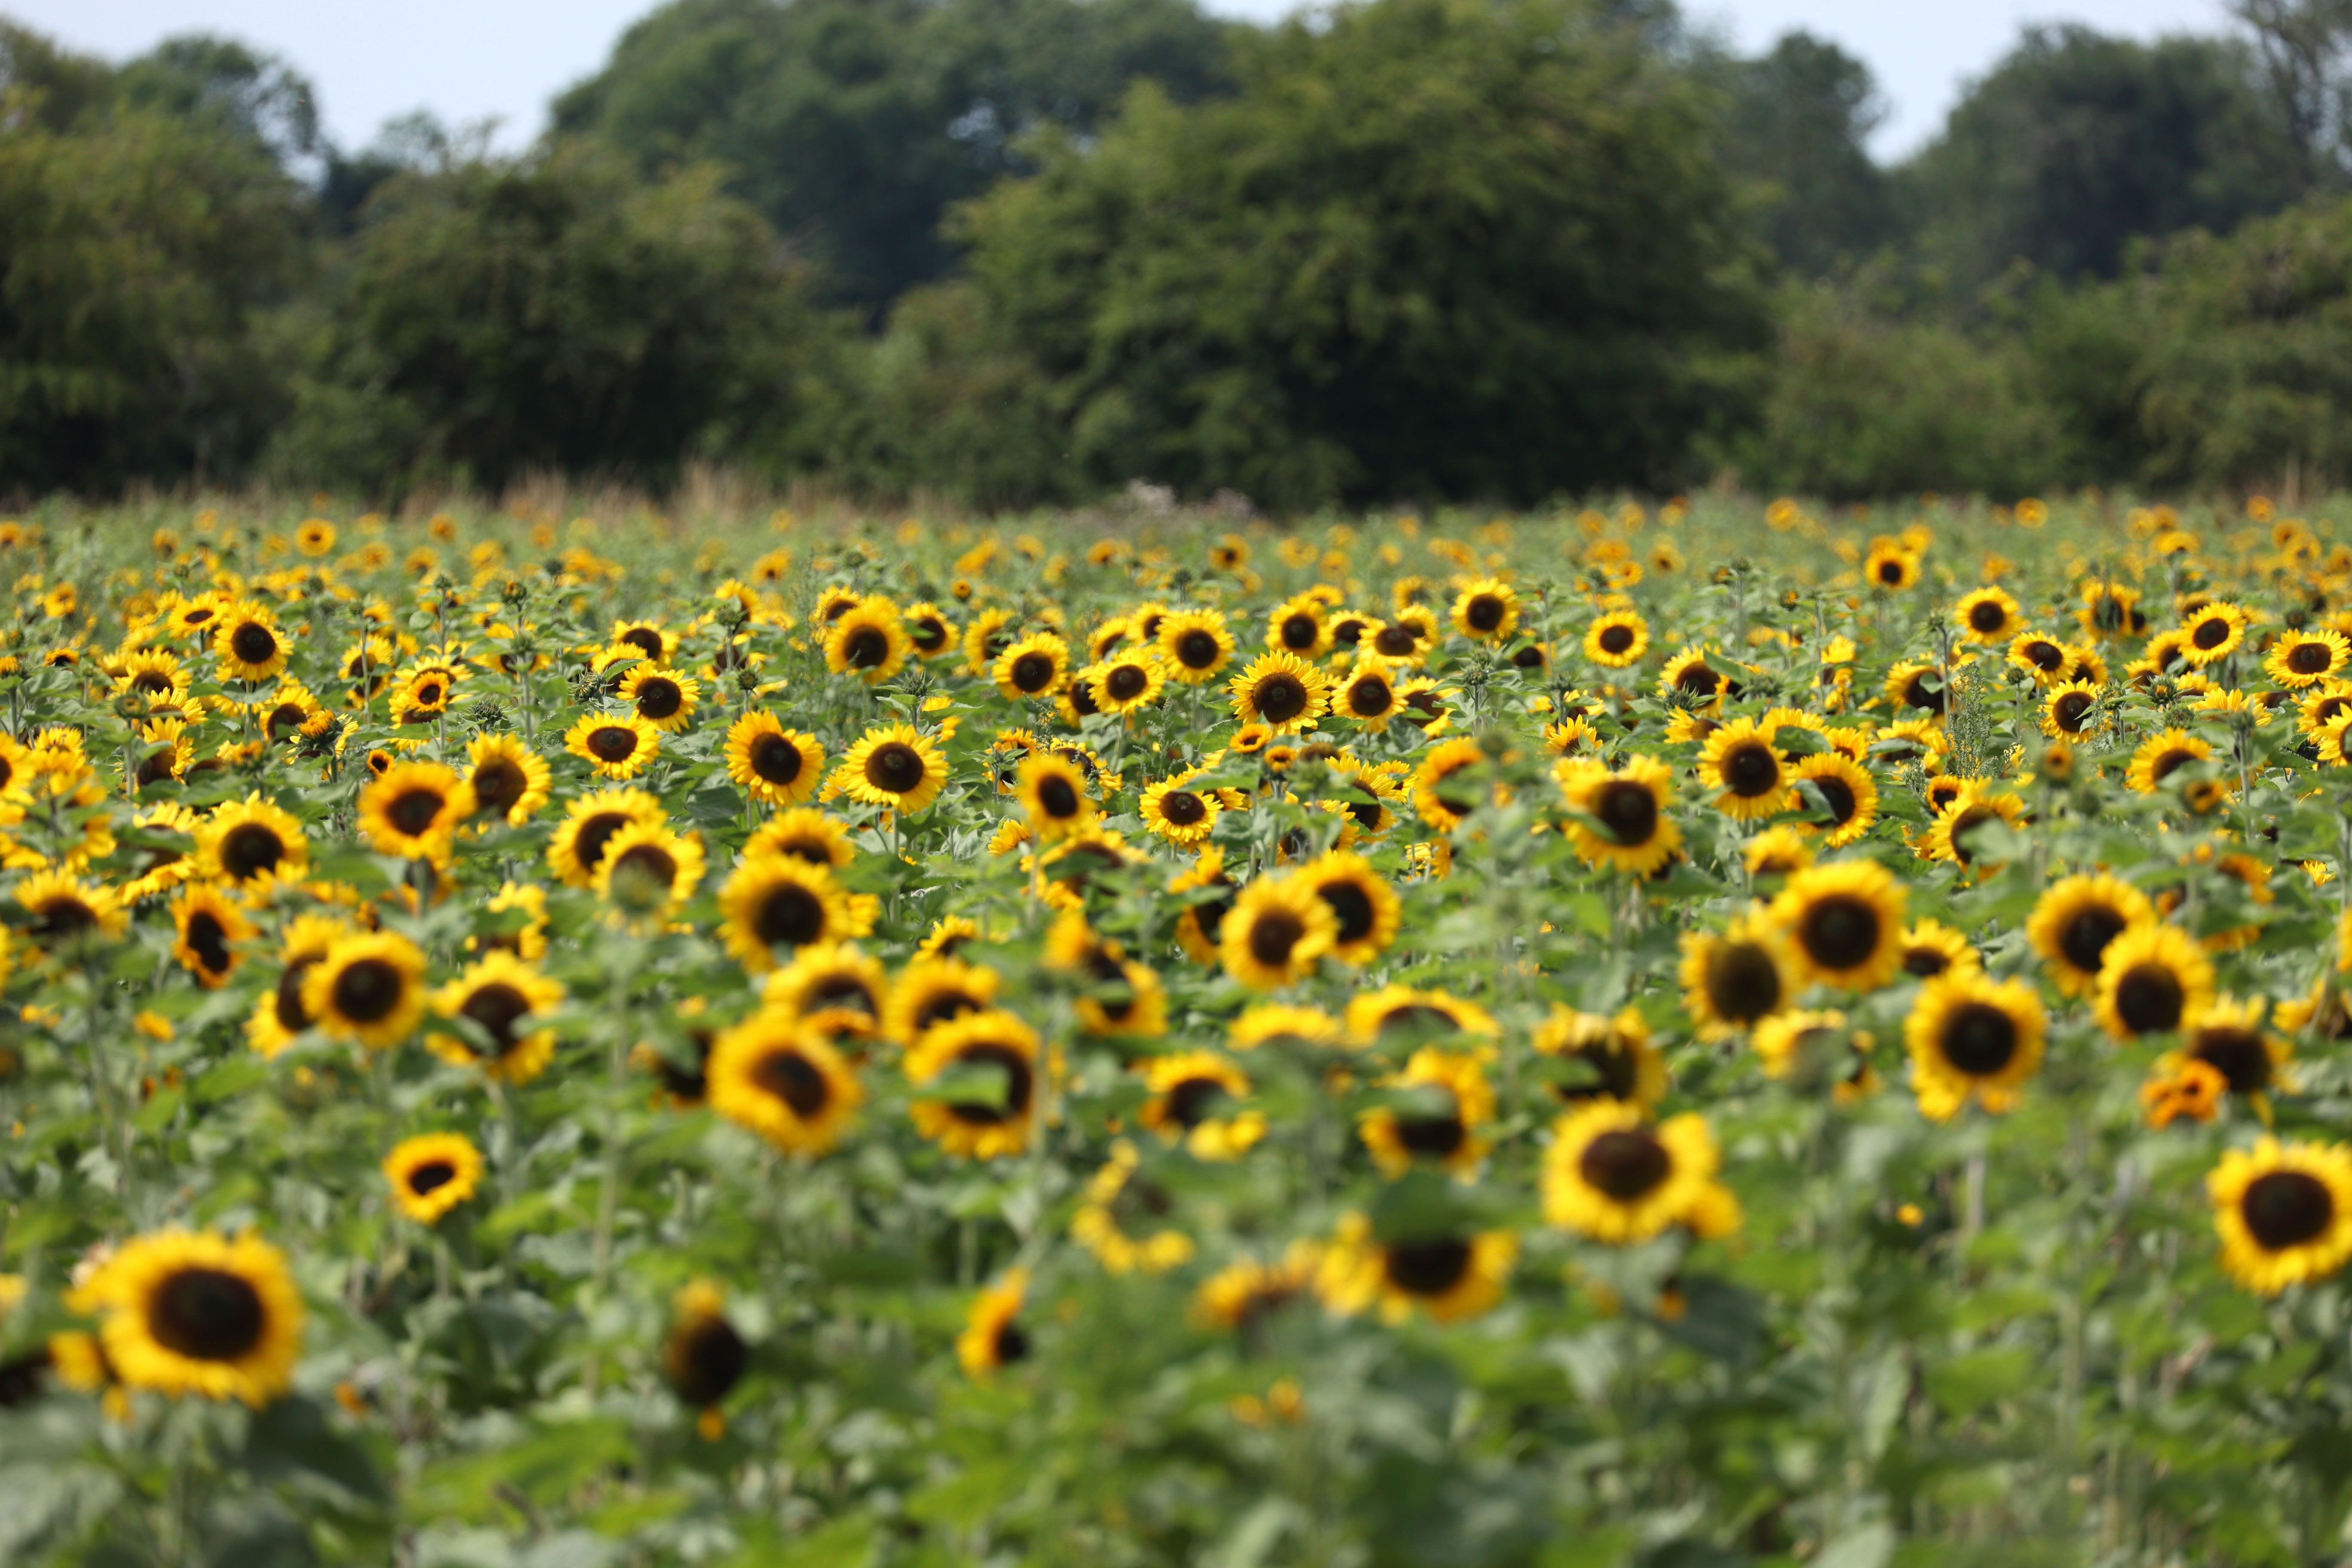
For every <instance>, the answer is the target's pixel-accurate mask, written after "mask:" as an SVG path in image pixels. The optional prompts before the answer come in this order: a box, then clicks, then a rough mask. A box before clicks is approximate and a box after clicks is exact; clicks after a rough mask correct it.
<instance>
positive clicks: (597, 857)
mask: <svg viewBox="0 0 2352 1568" xmlns="http://www.w3.org/2000/svg"><path fill="white" fill-rule="evenodd" d="M662 820H663V815H662V804H661V800H660V798H659V797H658V796H656V795H647V794H646V792H645V791H643V790H635V789H608V790H600V791H598V792H597V793H595V794H593V795H580V796H577V797H575V798H574V799H573V800H572V804H571V805H568V806H566V807H565V808H564V816H563V820H562V822H560V823H558V824H556V826H555V832H554V835H553V836H552V837H551V838H550V839H549V840H548V845H547V864H548V868H549V869H551V870H552V871H553V872H554V873H555V875H556V879H558V880H559V881H561V882H562V883H563V885H564V886H566V887H569V888H588V887H593V886H594V885H595V881H596V868H598V867H599V866H601V865H603V864H604V853H605V850H606V848H607V847H609V846H610V845H611V843H612V841H613V837H614V835H615V834H617V833H619V832H620V831H621V830H622V829H623V828H625V827H629V826H635V825H636V824H640V823H650V824H659V823H660V822H661V821H662Z"/></svg>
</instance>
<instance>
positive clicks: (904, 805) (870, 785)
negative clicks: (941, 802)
mask: <svg viewBox="0 0 2352 1568" xmlns="http://www.w3.org/2000/svg"><path fill="white" fill-rule="evenodd" d="M947 776H948V763H947V758H946V757H945V756H944V755H942V754H941V753H940V749H939V747H938V746H937V745H935V744H934V743H933V742H931V741H930V740H929V738H928V737H926V736H924V735H923V734H921V733H920V732H919V731H917V730H916V729H915V727H914V726H913V725H911V724H883V725H877V726H876V727H875V728H873V729H871V730H868V731H866V733H865V734H864V735H863V736H861V737H860V738H859V739H858V742H857V743H856V745H854V746H852V747H850V748H849V754H848V755H847V756H845V757H844V758H843V759H842V762H841V766H840V767H838V768H836V769H835V770H834V774H833V778H834V783H835V784H837V785H839V786H840V788H841V790H842V792H843V793H844V794H845V795H848V796H849V798H850V799H852V800H855V801H859V802H862V803H863V804H865V805H878V806H884V807H887V808H888V809H889V810H892V811H898V812H905V813H908V814H913V813H916V812H919V811H922V810H924V809H925V808H927V807H928V806H929V805H930V804H931V802H933V801H934V800H937V799H938V798H939V795H940V789H941V788H942V787H943V786H944V785H945V784H946V783H947Z"/></svg>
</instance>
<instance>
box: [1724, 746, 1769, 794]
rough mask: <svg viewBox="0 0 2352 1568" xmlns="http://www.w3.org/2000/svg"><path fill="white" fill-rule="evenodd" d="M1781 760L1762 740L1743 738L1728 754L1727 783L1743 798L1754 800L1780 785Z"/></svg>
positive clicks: (1726, 763) (1725, 756)
mask: <svg viewBox="0 0 2352 1568" xmlns="http://www.w3.org/2000/svg"><path fill="white" fill-rule="evenodd" d="M1723 784H1724V787H1725V788H1727V789H1728V790H1729V791H1730V792H1731V793H1732V794H1734V795H1738V796H1739V797H1740V798H1741V799H1743V800H1753V799H1755V798H1756V797H1757V796H1758V795H1766V794H1769V792H1771V791H1772V790H1774V789H1776V788H1778V787H1779V786H1780V759H1779V758H1778V757H1775V756H1774V755H1773V754H1772V748H1771V747H1769V746H1768V745H1766V744H1765V743H1764V742H1761V741H1743V742H1740V743H1739V744H1738V745H1737V746H1734V747H1733V748H1732V749H1731V750H1730V751H1729V752H1726V753H1725V754H1724V758H1723Z"/></svg>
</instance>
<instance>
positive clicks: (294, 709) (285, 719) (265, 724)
mask: <svg viewBox="0 0 2352 1568" xmlns="http://www.w3.org/2000/svg"><path fill="white" fill-rule="evenodd" d="M309 721H310V714H309V713H307V712H305V711H304V710H303V708H302V705H301V704H300V703H299V702H280V703H279V704H278V706H277V707H275V708H272V709H271V710H269V717H268V719H266V720H264V721H262V729H263V730H264V731H267V732H268V736H269V738H270V739H271V740H273V741H276V740H280V739H283V738H284V736H285V735H286V733H287V732H288V731H292V730H299V729H300V728H301V727H302V726H303V725H304V724H305V723H308V722H309Z"/></svg>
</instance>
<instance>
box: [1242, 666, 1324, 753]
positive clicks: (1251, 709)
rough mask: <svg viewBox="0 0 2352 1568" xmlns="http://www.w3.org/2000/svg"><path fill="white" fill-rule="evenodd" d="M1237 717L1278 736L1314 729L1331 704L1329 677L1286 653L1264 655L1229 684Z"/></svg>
mask: <svg viewBox="0 0 2352 1568" xmlns="http://www.w3.org/2000/svg"><path fill="white" fill-rule="evenodd" d="M1226 689H1227V690H1229V691H1230V692H1232V694H1233V706H1234V717H1235V718H1237V719H1239V720H1240V721H1242V722H1244V723H1254V724H1264V725H1265V726H1266V728H1268V729H1269V730H1271V731H1274V732H1275V733H1276V734H1281V733H1283V732H1284V731H1292V730H1304V729H1308V728H1311V727H1312V726H1313V724H1314V722H1315V721H1316V720H1317V719H1318V718H1320V717H1321V716H1322V714H1323V712H1324V710H1326V708H1327V707H1328V705H1329V702H1330V696H1331V689H1330V681H1329V678H1328V677H1327V676H1326V675H1325V674H1324V673H1323V671H1322V670H1321V669H1319V668H1317V667H1316V666H1314V665H1311V664H1308V663H1307V662H1305V661H1304V660H1302V659H1299V658H1295V657H1294V656H1292V655H1290V654H1286V653H1265V654H1260V655H1259V656H1258V657H1257V658H1254V659H1252V660H1250V662H1249V665H1248V667H1247V668H1244V669H1243V670H1242V672H1241V673H1240V674H1238V675H1236V676H1234V678H1233V679H1232V680H1231V681H1229V682H1227V684H1226Z"/></svg>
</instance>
